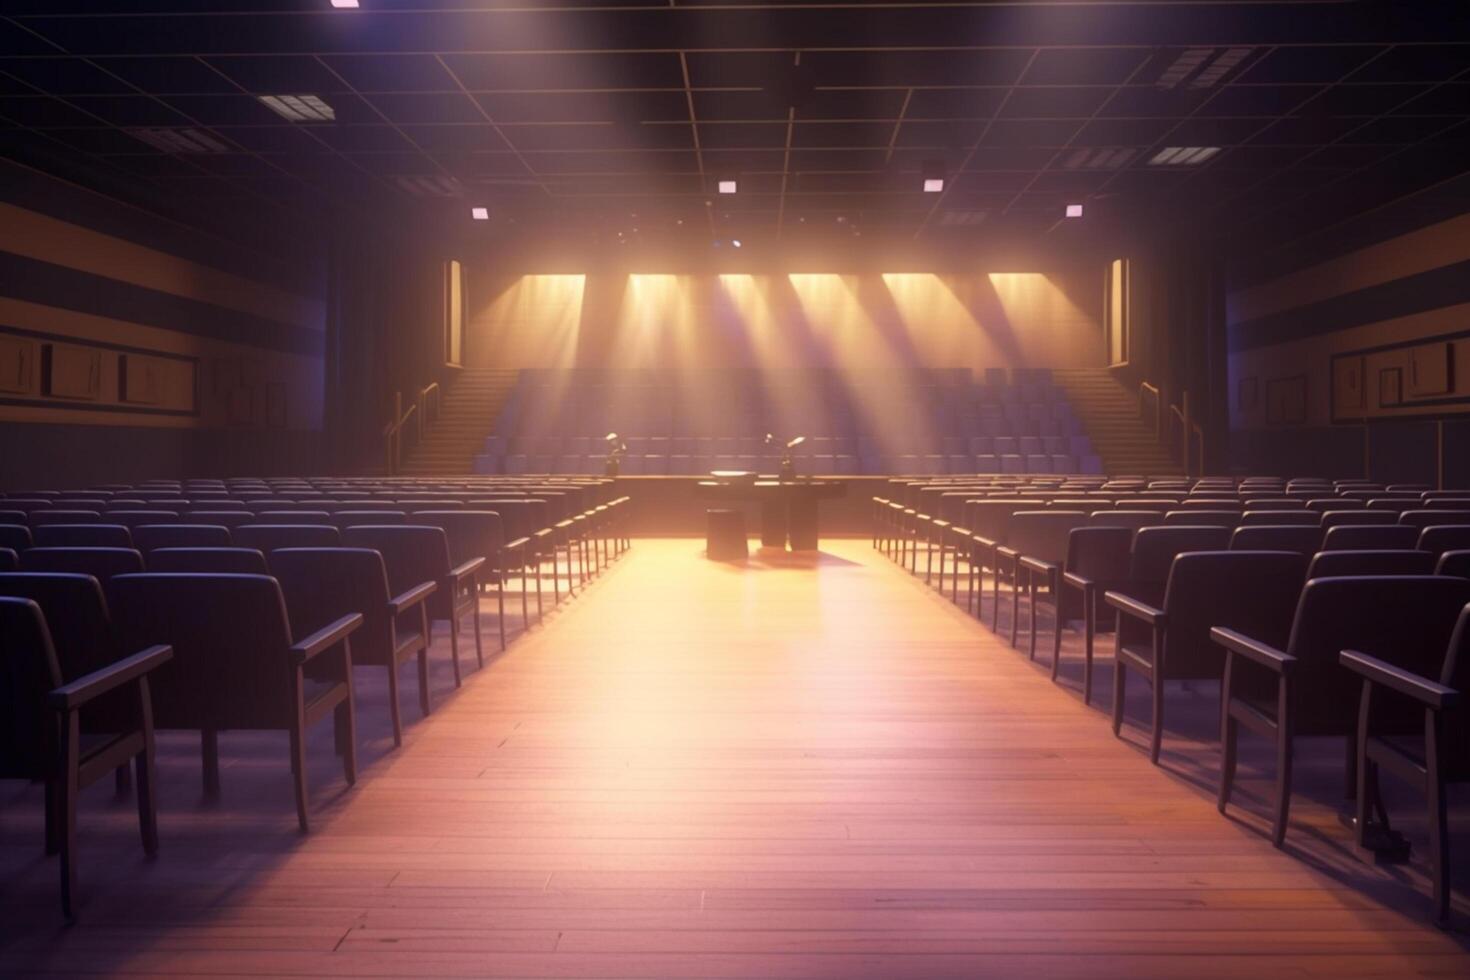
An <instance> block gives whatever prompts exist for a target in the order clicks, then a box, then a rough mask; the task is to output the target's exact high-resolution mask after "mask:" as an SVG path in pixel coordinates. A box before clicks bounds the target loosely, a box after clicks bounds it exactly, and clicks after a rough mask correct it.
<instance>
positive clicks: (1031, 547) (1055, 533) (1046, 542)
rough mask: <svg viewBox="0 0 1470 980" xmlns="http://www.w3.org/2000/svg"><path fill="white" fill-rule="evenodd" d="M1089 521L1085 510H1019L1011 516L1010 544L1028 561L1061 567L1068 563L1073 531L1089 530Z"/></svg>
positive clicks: (1008, 538)
mask: <svg viewBox="0 0 1470 980" xmlns="http://www.w3.org/2000/svg"><path fill="white" fill-rule="evenodd" d="M1087 520H1088V515H1087V512H1086V511H1081V510H1018V511H1016V512H1015V513H1014V514H1012V515H1011V526H1010V531H1009V532H1008V534H1007V537H1006V544H1007V546H1008V547H1011V548H1014V549H1015V550H1016V551H1017V552H1019V553H1020V554H1022V555H1024V556H1026V557H1028V558H1037V559H1040V560H1041V561H1045V562H1051V563H1052V564H1054V565H1058V566H1060V565H1062V564H1064V563H1065V562H1066V560H1067V547H1068V543H1069V541H1070V537H1071V534H1072V530H1073V528H1080V527H1086V526H1087Z"/></svg>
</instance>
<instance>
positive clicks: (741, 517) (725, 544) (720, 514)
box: [704, 510, 750, 561]
mask: <svg viewBox="0 0 1470 980" xmlns="http://www.w3.org/2000/svg"><path fill="white" fill-rule="evenodd" d="M704 513H705V518H706V520H707V522H708V523H707V526H706V530H705V537H704V552H705V557H706V558H708V559H710V560H711V561H744V560H745V559H746V558H748V557H750V553H749V552H748V551H747V550H746V542H745V514H744V512H743V511H738V510H707V511H705V512H704Z"/></svg>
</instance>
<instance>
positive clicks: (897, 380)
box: [475, 369, 1100, 475]
mask: <svg viewBox="0 0 1470 980" xmlns="http://www.w3.org/2000/svg"><path fill="white" fill-rule="evenodd" d="M1022 377H1024V378H1025V379H1026V380H1024V381H1019V382H1017V383H1016V384H1010V383H1009V380H1010V379H1007V378H1005V377H1003V376H1000V375H995V376H990V375H987V382H986V383H984V384H977V383H976V382H975V381H974V380H973V378H972V376H971V372H969V371H968V370H963V369H961V370H949V371H942V372H939V371H936V372H922V371H921V372H917V373H905V374H903V375H902V376H899V375H895V376H893V377H874V378H871V379H863V380H861V383H855V382H854V379H851V378H847V377H842V376H840V375H838V374H836V373H835V372H831V371H807V372H793V373H791V374H790V375H789V376H787V375H781V374H775V375H769V374H765V373H762V372H756V371H749V370H730V371H711V372H704V373H701V374H699V375H698V376H696V377H687V376H686V377H679V378H675V377H674V376H672V375H657V374H649V373H647V372H620V371H605V372H597V371H588V370H573V371H545V370H526V371H522V372H521V373H520V376H519V379H518V381H517V384H516V387H515V388H514V389H513V391H512V393H511V395H510V397H509V398H508V399H507V401H506V403H505V405H504V406H503V407H502V409H501V411H500V414H499V415H498V416H497V418H496V420H495V427H494V434H493V435H491V436H490V437H488V438H487V440H486V443H485V448H484V452H482V453H481V454H479V455H478V456H477V457H476V460H475V469H476V472H479V473H486V474H491V473H507V474H519V473H561V474H573V473H595V472H599V471H600V470H601V467H602V463H603V459H604V453H605V445H606V444H605V442H604V440H603V437H604V436H605V435H606V433H607V432H608V431H609V430H612V431H615V432H617V433H619V434H620V435H621V436H622V437H623V439H624V440H625V441H626V442H627V444H628V458H629V459H630V460H635V461H636V462H634V463H632V467H633V468H632V469H628V468H625V472H637V473H645V474H673V475H685V474H690V475H692V474H701V473H706V472H709V471H710V470H712V469H754V470H765V469H767V468H769V466H768V463H767V461H766V460H763V459H762V457H764V456H768V455H770V453H769V450H767V449H766V448H765V447H764V443H763V438H764V436H765V434H766V433H768V432H775V433H778V434H780V435H782V436H783V438H785V437H790V436H792V435H796V434H801V435H804V436H806V438H807V443H806V444H805V445H804V446H803V447H801V449H800V451H799V454H800V456H801V457H802V466H803V468H804V469H806V470H807V471H809V472H814V473H820V474H865V473H890V472H909V473H975V472H993V473H1028V472H1029V473H1058V472H1068V473H1070V472H1077V471H1079V470H1081V471H1084V472H1100V467H1098V466H1096V464H1095V459H1094V457H1095V453H1094V452H1093V450H1092V446H1091V444H1090V442H1088V441H1087V438H1086V435H1085V433H1084V431H1083V427H1082V425H1081V423H1080V422H1079V420H1078V419H1077V417H1076V415H1075V413H1074V412H1073V410H1072V407H1071V405H1070V403H1068V401H1067V400H1066V397H1065V395H1064V394H1063V393H1062V391H1061V390H1060V389H1059V388H1057V387H1056V386H1054V385H1053V384H1052V383H1051V380H1050V376H1049V374H1047V373H1045V372H1040V373H1032V374H1025V375H1022ZM880 420H881V421H880ZM778 462H779V460H778Z"/></svg>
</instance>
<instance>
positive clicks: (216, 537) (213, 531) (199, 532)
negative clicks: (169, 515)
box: [132, 524, 230, 553]
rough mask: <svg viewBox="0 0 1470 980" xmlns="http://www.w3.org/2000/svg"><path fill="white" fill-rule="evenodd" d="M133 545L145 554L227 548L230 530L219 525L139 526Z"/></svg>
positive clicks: (135, 529) (136, 529)
mask: <svg viewBox="0 0 1470 980" xmlns="http://www.w3.org/2000/svg"><path fill="white" fill-rule="evenodd" d="M132 536H133V544H134V546H136V547H137V549H138V550H139V551H142V552H144V553H147V552H150V551H155V550H157V549H159V548H226V547H229V544H230V529H229V528H227V527H224V526H222V525H219V524H139V525H138V526H137V527H135V528H133V532H132Z"/></svg>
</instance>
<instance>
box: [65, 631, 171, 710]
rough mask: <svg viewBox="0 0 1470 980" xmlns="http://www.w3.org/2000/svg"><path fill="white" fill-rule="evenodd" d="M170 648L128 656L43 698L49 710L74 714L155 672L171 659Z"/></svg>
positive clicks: (144, 651) (161, 647)
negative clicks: (92, 702)
mask: <svg viewBox="0 0 1470 980" xmlns="http://www.w3.org/2000/svg"><path fill="white" fill-rule="evenodd" d="M173 656H174V648H173V647H171V646H165V645H162V644H160V645H158V646H151V647H148V648H147V649H146V650H140V651H138V652H137V653H135V654H133V655H132V656H131V657H124V658H122V659H121V660H119V661H117V662H116V663H110V664H108V665H107V666H106V667H103V668H102V669H100V670H94V671H92V672H91V673H90V674H87V675H86V676H84V677H78V678H77V679H76V680H74V681H72V682H71V683H70V684H63V685H62V686H61V687H58V688H57V689H56V690H54V691H52V692H51V693H50V694H48V695H47V696H46V700H47V701H48V702H49V703H50V705H51V707H53V708H56V709H57V710H59V711H74V710H75V709H77V708H80V707H81V706H82V705H84V704H86V703H87V702H89V701H92V700H94V699H95V698H98V697H100V696H101V695H103V694H106V693H107V692H108V691H113V690H116V689H117V688H119V687H122V686H123V685H124V684H127V683H129V682H130V681H135V680H137V679H138V678H140V677H142V676H143V675H144V674H147V673H148V672H149V671H152V670H157V669H158V668H159V667H162V666H163V665H164V664H166V663H168V662H169V661H170V660H172V659H173Z"/></svg>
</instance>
